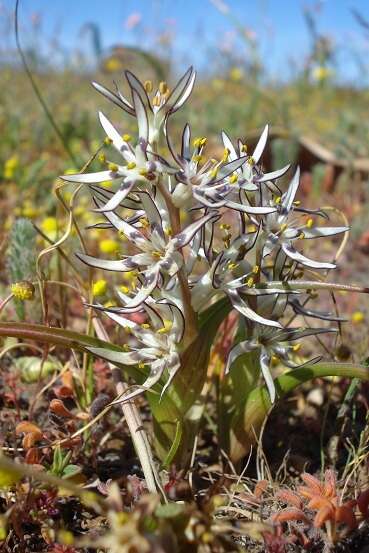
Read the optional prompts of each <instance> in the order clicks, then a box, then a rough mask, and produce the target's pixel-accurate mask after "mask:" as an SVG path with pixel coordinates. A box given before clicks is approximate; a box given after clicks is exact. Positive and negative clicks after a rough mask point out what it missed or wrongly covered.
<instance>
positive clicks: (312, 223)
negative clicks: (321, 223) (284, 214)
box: [306, 219, 314, 228]
mask: <svg viewBox="0 0 369 553" xmlns="http://www.w3.org/2000/svg"><path fill="white" fill-rule="evenodd" d="M313 225H314V221H313V219H308V220H307V221H306V227H307V228H311V227H312V226H313Z"/></svg>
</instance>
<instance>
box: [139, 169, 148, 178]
mask: <svg viewBox="0 0 369 553" xmlns="http://www.w3.org/2000/svg"><path fill="white" fill-rule="evenodd" d="M139 173H140V175H141V176H142V177H147V175H148V171H147V169H140V171H139Z"/></svg>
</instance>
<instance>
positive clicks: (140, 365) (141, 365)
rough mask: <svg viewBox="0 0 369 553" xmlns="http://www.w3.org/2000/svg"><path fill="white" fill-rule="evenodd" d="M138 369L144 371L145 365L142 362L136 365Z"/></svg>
mask: <svg viewBox="0 0 369 553" xmlns="http://www.w3.org/2000/svg"><path fill="white" fill-rule="evenodd" d="M138 368H139V369H144V368H145V363H143V362H142V361H141V362H140V363H139V364H138Z"/></svg>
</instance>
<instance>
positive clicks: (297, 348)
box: [292, 344, 301, 353]
mask: <svg viewBox="0 0 369 553" xmlns="http://www.w3.org/2000/svg"><path fill="white" fill-rule="evenodd" d="M300 349H301V344H295V345H293V346H292V351H294V352H295V353H297V352H298V351H299V350H300Z"/></svg>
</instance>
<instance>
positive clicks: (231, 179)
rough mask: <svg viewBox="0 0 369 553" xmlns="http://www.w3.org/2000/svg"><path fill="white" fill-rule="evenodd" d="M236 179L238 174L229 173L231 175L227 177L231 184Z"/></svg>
mask: <svg viewBox="0 0 369 553" xmlns="http://www.w3.org/2000/svg"><path fill="white" fill-rule="evenodd" d="M237 181H238V175H237V173H233V175H231V176H230V177H229V182H230V183H231V184H234V183H235V182H237Z"/></svg>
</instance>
